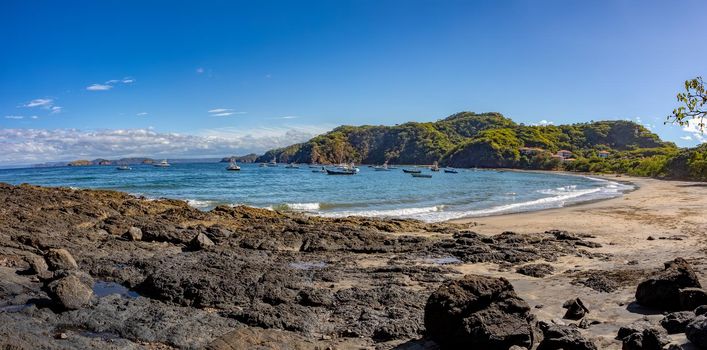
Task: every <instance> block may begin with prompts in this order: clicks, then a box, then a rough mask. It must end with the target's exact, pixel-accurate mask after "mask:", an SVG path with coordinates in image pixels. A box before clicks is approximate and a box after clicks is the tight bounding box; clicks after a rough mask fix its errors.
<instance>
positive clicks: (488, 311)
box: [425, 275, 538, 350]
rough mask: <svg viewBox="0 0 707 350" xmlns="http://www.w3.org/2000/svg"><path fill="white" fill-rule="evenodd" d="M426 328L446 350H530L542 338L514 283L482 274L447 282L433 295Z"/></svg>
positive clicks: (429, 300)
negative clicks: (514, 349) (516, 348)
mask: <svg viewBox="0 0 707 350" xmlns="http://www.w3.org/2000/svg"><path fill="white" fill-rule="evenodd" d="M425 328H426V329H427V334H428V335H429V336H430V337H431V338H432V339H434V340H435V341H436V342H437V343H438V344H440V345H441V346H442V347H443V348H446V349H460V348H469V349H488V350H507V349H508V348H509V347H511V346H513V345H518V346H522V347H525V348H528V349H530V348H531V347H532V346H533V345H534V344H535V343H536V342H537V339H536V338H537V336H538V332H537V329H536V328H535V319H534V317H533V316H532V315H531V314H530V307H529V306H528V304H527V303H526V302H525V301H524V300H523V299H521V298H519V297H518V296H517V295H516V293H515V291H514V290H513V286H512V285H511V283H510V282H508V280H506V279H505V278H495V277H487V276H479V275H466V276H464V277H463V278H461V279H459V280H452V281H447V282H445V283H444V284H442V285H441V286H440V287H439V288H438V289H437V290H436V291H435V292H434V293H432V295H430V297H429V299H428V300H427V305H426V306H425Z"/></svg>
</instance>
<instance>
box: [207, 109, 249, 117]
mask: <svg viewBox="0 0 707 350" xmlns="http://www.w3.org/2000/svg"><path fill="white" fill-rule="evenodd" d="M209 113H211V116H212V117H228V116H231V115H234V114H246V112H234V111H233V109H231V108H214V109H210V110H209Z"/></svg>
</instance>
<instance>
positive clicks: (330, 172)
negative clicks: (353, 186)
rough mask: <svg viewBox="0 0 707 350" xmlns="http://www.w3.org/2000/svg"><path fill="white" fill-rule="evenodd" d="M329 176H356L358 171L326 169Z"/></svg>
mask: <svg viewBox="0 0 707 350" xmlns="http://www.w3.org/2000/svg"><path fill="white" fill-rule="evenodd" d="M325 170H326V173H327V175H355V174H356V171H355V170H353V169H341V168H336V169H333V170H332V169H325Z"/></svg>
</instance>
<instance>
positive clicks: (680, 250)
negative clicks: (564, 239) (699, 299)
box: [453, 176, 707, 349]
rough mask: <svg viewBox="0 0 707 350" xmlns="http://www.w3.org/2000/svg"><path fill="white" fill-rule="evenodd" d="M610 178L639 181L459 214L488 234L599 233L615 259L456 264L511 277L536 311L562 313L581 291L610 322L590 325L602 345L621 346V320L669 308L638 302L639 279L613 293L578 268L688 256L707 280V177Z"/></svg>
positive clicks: (631, 265)
mask: <svg viewBox="0 0 707 350" xmlns="http://www.w3.org/2000/svg"><path fill="white" fill-rule="evenodd" d="M595 177H600V178H601V176H595ZM604 178H605V179H607V180H611V181H616V180H621V181H629V182H631V183H633V184H634V185H636V186H637V187H638V188H637V189H636V190H635V191H632V192H629V193H627V194H625V195H623V196H621V197H618V198H615V199H610V200H604V201H599V202H593V203H587V204H579V205H574V206H569V207H565V208H559V209H549V210H543V211H537V212H528V213H517V214H507V215H499V216H491V217H483V218H469V219H460V220H454V221H453V222H455V223H464V224H471V225H474V226H473V230H474V231H476V232H478V233H482V234H497V233H499V232H503V231H513V232H517V233H533V232H542V231H545V230H550V229H558V230H567V231H570V232H581V233H586V234H590V235H592V236H595V237H596V238H595V239H593V241H595V242H598V243H600V244H601V245H602V247H600V248H596V249H595V250H594V251H597V252H603V253H607V254H610V255H609V258H608V259H606V260H603V259H587V258H581V257H572V256H566V257H562V258H560V259H559V260H558V261H557V262H550V265H553V267H555V271H556V272H560V273H559V274H555V275H553V276H550V277H545V278H542V279H536V278H532V277H527V276H523V275H520V274H518V273H515V271H513V270H507V269H499V268H498V266H496V265H492V264H463V265H459V266H456V267H455V268H456V269H458V270H459V271H461V272H464V273H480V274H489V275H493V276H503V277H505V278H507V279H509V280H510V281H511V283H512V284H513V285H514V287H515V288H516V290H517V291H518V293H519V295H520V296H521V297H523V298H524V299H525V300H527V301H528V302H529V303H530V304H531V305H543V308H540V309H536V310H535V311H534V313H535V314H536V315H537V316H538V318H540V319H545V320H553V319H555V320H556V321H558V320H557V319H558V315H560V314H561V313H562V308H561V304H562V301H564V300H567V299H570V298H574V297H580V298H581V299H582V300H583V301H585V303H586V304H588V307H589V309H590V310H591V312H590V314H589V316H590V318H591V319H594V320H598V321H601V322H602V324H600V325H597V326H593V327H590V328H589V329H588V330H585V331H584V332H585V333H587V334H588V335H589V336H591V337H598V338H599V339H600V342H598V343H599V344H597V345H600V347H601V348H606V349H620V348H621V343H620V342H619V341H617V340H614V339H613V338H614V337H615V336H616V331H617V330H618V328H619V327H620V326H621V325H624V324H627V323H629V322H631V321H633V320H636V319H639V318H641V317H643V316H644V315H643V313H649V315H648V317H649V318H651V319H653V320H659V319H660V318H662V315H660V314H650V312H648V311H646V310H641V309H640V308H637V307H636V306H635V304H632V302H633V301H634V299H635V298H634V293H635V290H636V288H635V286H636V284H637V283H635V282H637V281H626V282H627V283H626V284H625V285H624V286H622V287H621V288H619V289H618V290H616V291H614V292H611V293H605V292H599V291H595V290H593V289H591V288H588V287H585V286H582V285H577V284H573V283H572V281H573V280H574V279H576V276H577V274H578V273H580V272H586V271H592V270H596V271H597V272H599V273H602V272H607V271H614V272H620V271H624V272H626V273H625V275H626V276H631V275H632V274H631V272H632V271H645V270H650V269H656V268H660V267H661V266H662V264H663V262H665V261H668V260H671V259H674V258H676V257H683V258H685V259H687V260H688V261H690V262H691V263H692V264H693V266H694V267H695V269H696V271H697V273H698V275H699V277H700V279H701V280H702V281H703V284H704V282H705V281H707V259H706V258H705V256H706V252H707V184H706V183H696V182H680V181H663V180H656V179H649V178H637V177H627V176H624V177H621V178H616V177H613V176H606V177H604ZM649 237H650V238H649ZM651 238H652V239H651ZM619 278H620V277H619ZM558 322H561V321H558ZM673 340H674V341H675V342H677V343H684V335H682V334H680V335H679V336H673Z"/></svg>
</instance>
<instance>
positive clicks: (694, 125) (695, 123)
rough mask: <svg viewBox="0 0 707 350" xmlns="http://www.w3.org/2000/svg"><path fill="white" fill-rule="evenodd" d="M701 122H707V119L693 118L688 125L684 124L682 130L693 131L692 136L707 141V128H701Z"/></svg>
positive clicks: (701, 141)
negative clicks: (706, 134)
mask: <svg viewBox="0 0 707 350" xmlns="http://www.w3.org/2000/svg"><path fill="white" fill-rule="evenodd" d="M700 122H702V123H704V124H707V120H704V119H698V118H693V119H692V120H689V121H688V124H687V125H684V126H683V127H682V130H683V131H685V132H688V133H691V134H692V137H693V138H694V139H695V140H697V141H699V142H700V143H707V136H705V134H704V132H705V131H707V129H705V130H700Z"/></svg>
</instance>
